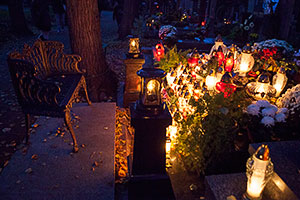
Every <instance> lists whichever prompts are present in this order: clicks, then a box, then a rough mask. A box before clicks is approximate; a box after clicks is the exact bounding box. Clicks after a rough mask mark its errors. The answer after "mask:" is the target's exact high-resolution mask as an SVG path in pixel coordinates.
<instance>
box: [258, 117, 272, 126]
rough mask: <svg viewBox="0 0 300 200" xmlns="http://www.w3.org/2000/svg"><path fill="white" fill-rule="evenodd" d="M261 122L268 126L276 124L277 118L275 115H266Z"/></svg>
mask: <svg viewBox="0 0 300 200" xmlns="http://www.w3.org/2000/svg"><path fill="white" fill-rule="evenodd" d="M260 123H262V124H263V125H264V126H266V127H271V126H274V124H275V120H274V118H273V117H269V116H265V117H264V118H262V119H261V121H260Z"/></svg>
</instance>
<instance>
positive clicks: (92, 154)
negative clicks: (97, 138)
mask: <svg viewBox="0 0 300 200" xmlns="http://www.w3.org/2000/svg"><path fill="white" fill-rule="evenodd" d="M95 154H96V152H95V151H94V152H93V153H91V155H90V159H91V158H92V157H93V156H94V155H95Z"/></svg>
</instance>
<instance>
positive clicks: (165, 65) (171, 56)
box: [156, 45, 191, 72]
mask: <svg viewBox="0 0 300 200" xmlns="http://www.w3.org/2000/svg"><path fill="white" fill-rule="evenodd" d="M165 48H166V47H165ZM190 52H191V50H186V51H182V50H179V51H178V50H177V47H176V45H175V46H174V47H173V48H171V49H168V48H167V53H166V54H165V56H164V57H163V58H162V59H161V60H160V61H159V62H157V63H156V65H158V66H159V67H160V68H161V69H163V70H164V71H166V72H168V71H169V70H170V69H171V68H175V67H177V66H178V64H180V63H181V64H182V65H186V64H187V54H188V53H190Z"/></svg>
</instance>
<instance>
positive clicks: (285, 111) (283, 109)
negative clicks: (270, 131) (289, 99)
mask: <svg viewBox="0 0 300 200" xmlns="http://www.w3.org/2000/svg"><path fill="white" fill-rule="evenodd" d="M288 112H289V110H288V109H287V108H279V110H278V112H277V113H278V114H279V113H283V114H287V113H288Z"/></svg>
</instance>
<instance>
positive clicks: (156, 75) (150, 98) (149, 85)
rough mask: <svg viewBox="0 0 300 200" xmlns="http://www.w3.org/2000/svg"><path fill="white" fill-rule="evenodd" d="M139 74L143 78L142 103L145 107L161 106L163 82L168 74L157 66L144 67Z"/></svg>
mask: <svg viewBox="0 0 300 200" xmlns="http://www.w3.org/2000/svg"><path fill="white" fill-rule="evenodd" d="M137 75H139V76H140V77H141V78H142V81H141V84H142V86H141V88H142V90H141V93H140V99H139V101H140V104H141V105H142V106H143V107H144V108H146V107H159V106H161V104H162V103H161V94H160V91H161V82H162V78H163V77H164V76H165V75H166V73H165V71H164V70H161V69H157V68H143V69H141V70H139V71H138V72H137Z"/></svg>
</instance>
